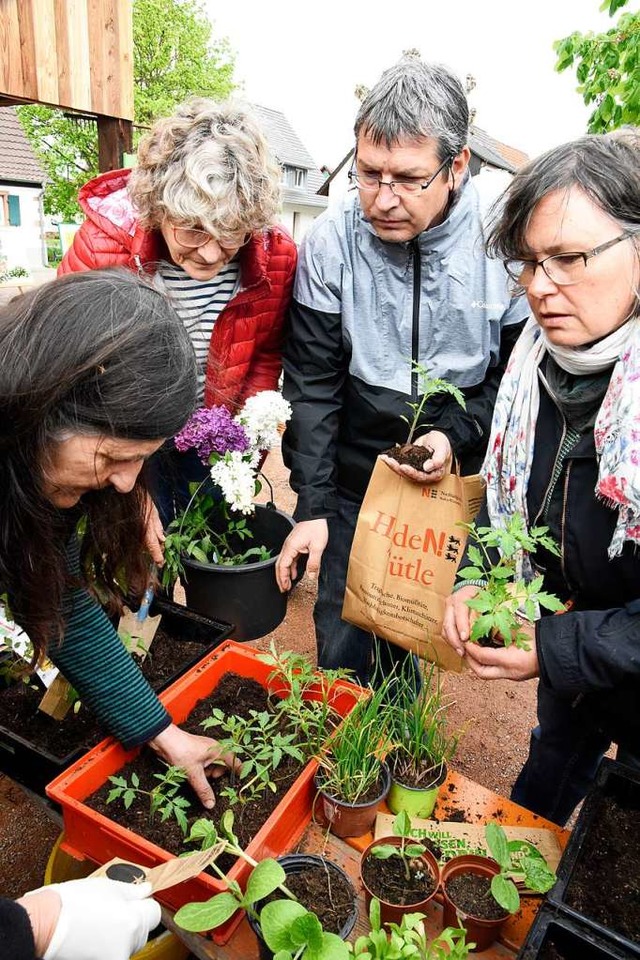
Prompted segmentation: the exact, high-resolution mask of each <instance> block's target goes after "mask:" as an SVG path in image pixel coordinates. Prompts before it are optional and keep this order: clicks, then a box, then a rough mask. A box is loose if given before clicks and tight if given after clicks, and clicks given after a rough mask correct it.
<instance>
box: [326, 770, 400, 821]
mask: <svg viewBox="0 0 640 960" xmlns="http://www.w3.org/2000/svg"><path fill="white" fill-rule="evenodd" d="M380 775H381V779H382V789H381V791H380V794H379V795H378V796H377V797H376V798H375V800H368V801H367V802H366V803H348V802H347V801H345V800H340V799H339V798H338V797H334V796H332V795H331V794H329V793H327V792H326V791H325V790H324V788H323V786H322V776H323V771H322V769H320V770H318V772H317V773H316V776H315V784H316V787H317V789H318V796H317V797H316V800H315V802H314V815H315V816H316V818H317V819H318V820H319V821H320V823H322V824H323V825H324V826H328V827H329V830H330V831H331V833H333V834H334V836H336V837H361V836H362V835H363V834H365V833H369V831H370V830H371V828H372V827H373V824H374V822H375V819H376V814H377V812H378V807H379V806H380V804H381V803H382V801H383V800H384V799H385V798H386V796H387V794H388V793H389V788H390V786H391V774H390V773H389V767H388V766H387V764H386V763H381V764H380Z"/></svg>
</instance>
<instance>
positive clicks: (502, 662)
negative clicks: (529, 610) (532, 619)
mask: <svg viewBox="0 0 640 960" xmlns="http://www.w3.org/2000/svg"><path fill="white" fill-rule="evenodd" d="M521 633H527V634H530V640H529V649H528V650H521V649H519V648H518V647H516V646H515V645H514V644H511V646H509V647H481V646H479V645H478V644H477V643H468V644H467V645H466V648H465V661H466V663H467V664H468V666H469V668H470V669H471V670H473V672H474V673H475V674H476V676H478V677H482V679H483V680H531V678H532V677H537V676H538V674H539V672H540V670H539V667H538V655H537V653H536V643H535V627H534V626H533V624H531V626H530V627H524V628H522V630H521Z"/></svg>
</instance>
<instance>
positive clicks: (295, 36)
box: [203, 0, 637, 168]
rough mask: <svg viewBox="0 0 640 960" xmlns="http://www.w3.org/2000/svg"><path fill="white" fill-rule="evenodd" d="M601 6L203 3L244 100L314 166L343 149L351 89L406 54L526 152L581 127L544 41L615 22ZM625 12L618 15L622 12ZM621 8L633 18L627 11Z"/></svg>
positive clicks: (566, 1) (333, 160)
mask: <svg viewBox="0 0 640 960" xmlns="http://www.w3.org/2000/svg"><path fill="white" fill-rule="evenodd" d="M599 5H600V0H527V2H523V0H422V2H420V3H415V2H412V0H404V2H401V4H400V6H396V3H394V2H393V0H390V2H387V3H379V2H376V0H369V2H366V3H365V2H362V0H322V2H320V3H314V4H311V3H308V2H305V0H224V2H222V0H204V2H203V7H204V9H205V11H206V13H207V16H208V17H209V19H210V21H211V22H212V24H213V36H214V38H216V39H218V38H221V37H226V38H227V39H228V40H229V43H230V46H231V48H232V49H233V50H234V51H235V54H236V71H235V78H236V82H240V83H242V85H243V89H244V93H245V95H246V96H247V98H248V99H249V100H251V101H252V102H254V103H257V104H260V105H261V106H264V107H270V108H271V109H273V110H280V111H282V112H283V113H284V114H285V116H286V117H287V119H288V120H289V122H290V123H291V125H292V126H293V128H294V130H295V131H296V133H297V134H298V136H299V137H300V139H301V140H302V142H303V143H304V145H305V146H306V148H307V150H308V151H309V152H310V154H311V156H312V157H313V159H314V160H315V161H316V163H317V164H318V166H322V165H323V164H326V165H327V166H328V167H330V168H333V167H334V166H335V165H336V164H338V163H339V162H340V160H341V159H342V158H343V156H344V155H345V154H346V153H347V151H348V150H349V149H350V147H351V145H352V139H353V134H352V130H353V121H354V119H355V115H356V113H357V110H358V105H359V103H358V100H357V99H356V97H355V94H354V90H355V87H356V85H357V84H365V85H366V86H368V87H370V86H373V84H374V83H375V82H376V80H377V79H378V77H379V76H380V74H381V73H382V72H383V70H385V69H386V68H387V67H389V66H391V65H392V64H393V63H394V62H395V61H396V60H397V59H398V58H399V57H400V56H401V54H402V52H403V51H404V50H406V49H409V48H417V49H418V50H419V51H420V54H421V55H422V57H423V59H425V60H431V61H437V62H440V63H443V64H445V65H446V66H447V67H449V68H450V69H451V70H452V71H453V72H454V73H456V74H457V75H458V76H459V77H460V79H461V80H462V81H463V82H464V80H465V77H466V76H467V74H471V75H472V76H473V77H475V80H476V87H475V89H474V90H473V92H472V93H471V94H470V96H469V102H470V105H471V106H472V107H475V108H476V118H475V123H476V124H477V125H478V126H479V127H481V128H482V129H483V130H486V131H487V133H489V134H490V135H491V136H493V137H494V138H496V139H497V140H501V141H503V142H505V143H508V144H510V145H511V146H514V147H518V148H519V149H521V150H524V151H525V152H526V153H528V154H529V155H530V156H535V155H536V154H538V153H541V152H542V151H543V150H546V149H548V148H549V147H553V146H555V145H557V144H558V143H562V142H563V141H565V140H571V139H573V138H574V137H578V136H580V135H581V134H582V133H584V132H585V130H586V121H587V117H588V115H589V112H590V111H589V109H588V108H587V107H586V106H585V105H584V104H583V102H582V98H581V96H580V95H579V94H578V93H576V91H575V88H576V85H577V81H576V78H575V73H574V72H573V71H572V69H571V68H569V70H567V71H565V72H564V73H562V74H558V73H556V72H555V70H554V64H555V59H556V58H555V54H554V51H553V49H552V43H553V41H554V40H557V39H561V38H563V37H565V36H567V35H568V34H570V33H572V32H573V31H575V30H578V31H580V32H586V31H589V30H594V31H596V32H601V31H603V30H607V29H609V28H610V27H611V26H612V25H613V24H614V23H615V21H616V19H617V17H614V18H611V19H610V18H609V16H608V15H607V14H605V13H600V12H599V10H598V7H599ZM625 9H626V8H625ZM629 9H630V10H632V11H635V10H637V4H636V3H631V4H630V5H629Z"/></svg>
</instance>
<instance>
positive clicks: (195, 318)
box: [156, 259, 240, 403]
mask: <svg viewBox="0 0 640 960" xmlns="http://www.w3.org/2000/svg"><path fill="white" fill-rule="evenodd" d="M156 276H159V278H160V281H161V286H162V287H163V289H164V291H165V292H166V293H167V294H168V295H169V297H170V299H171V302H172V304H173V306H174V308H175V310H176V313H177V314H178V316H179V317H180V319H181V320H182V322H183V323H184V325H185V327H186V329H187V331H188V333H189V336H190V337H191V343H192V344H193V349H194V350H195V353H196V360H197V364H198V399H199V401H200V403H203V401H204V380H205V373H206V369H207V356H208V353H209V341H210V340H211V333H212V331H213V325H214V323H215V322H216V320H217V319H218V316H219V315H220V313H221V312H222V310H223V309H224V308H225V307H226V305H227V304H228V303H229V301H230V300H231V299H232V297H234V296H235V294H236V293H237V292H238V289H239V287H240V264H239V262H238V260H237V259H234V260H231V261H229V263H227V264H226V266H224V267H223V268H222V270H221V271H220V273H218V274H217V275H216V276H215V277H213V279H212V280H193V279H192V278H191V277H190V276H189V274H188V273H186V272H185V271H184V270H183V269H182V268H181V267H178V266H176V265H175V264H173V263H165V262H164V261H163V262H162V263H160V265H159V268H158V274H157V275H156Z"/></svg>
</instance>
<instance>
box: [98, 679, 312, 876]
mask: <svg viewBox="0 0 640 960" xmlns="http://www.w3.org/2000/svg"><path fill="white" fill-rule="evenodd" d="M214 707H218V708H219V709H220V710H222V711H223V712H224V713H225V714H235V715H236V716H247V715H248V713H249V710H257V711H263V710H267V709H269V698H268V694H267V691H266V690H265V689H264V687H262V686H261V685H260V684H259V683H258V682H257V681H255V680H251V679H248V678H246V677H241V676H239V675H238V674H235V673H227V674H226V675H225V676H224V677H223V678H222V679H221V681H220V683H219V684H218V686H217V687H216V689H215V690H214V691H213V692H212V693H211V694H210V695H209V696H208V697H206V698H205V699H203V700H200V701H198V703H197V704H196V705H195V707H194V709H193V711H192V712H191V715H190V716H189V718H188V719H187V720H186V721H185V722H184V723H181V724H180V726H181V728H182V729H183V730H187V731H189V732H190V733H196V734H199V735H200V736H203V735H205V736H207V735H208V736H211V737H212V738H214V739H215V728H210V729H209V730H208V731H206V730H204V729H203V728H202V726H201V725H200V724H201V721H202V720H204V719H205V717H208V716H209V715H210V713H211V710H212V708H214ZM163 769H164V767H163V765H162V763H161V761H159V760H158V758H157V757H156V755H155V754H154V753H153V752H152V751H151V750H142V751H141V752H140V754H139V755H138V756H137V757H136V758H135V760H133V761H132V762H131V763H129V764H127V765H126V766H125V767H123V768H122V769H121V770H119V771H118V776H121V777H125V778H126V779H127V780H128V781H130V779H131V774H132V773H136V774H137V775H138V776H139V778H140V787H141V788H142V789H144V790H150V789H151V788H152V787H154V786H155V785H156V783H157V780H155V778H154V774H155V773H159V772H162V770H163ZM301 770H302V765H301V764H300V763H298V762H297V761H295V760H292V759H290V758H285V759H284V760H283V761H282V762H281V763H280V765H279V766H278V768H277V769H276V771H275V775H274V777H273V779H274V782H276V784H277V790H276V792H275V793H272V792H271V791H270V790H265V791H264V792H263V793H262V794H261V795H260V796H259V797H257V798H254V799H251V800H250V801H249V802H247V803H245V804H244V805H241V804H235V805H234V806H233V812H234V818H235V819H234V826H233V829H234V832H235V834H236V836H237V837H238V839H239V841H240V844H241V846H242V847H245V846H246V845H247V843H248V842H249V841H250V840H251V839H252V838H253V837H254V836H255V834H256V833H257V832H258V830H259V829H260V827H261V826H262V825H263V824H264V822H265V820H266V819H267V818H268V817H269V815H270V814H271V813H272V812H273V810H274V809H275V808H276V806H277V805H278V803H279V802H280V800H281V799H282V797H283V795H284V793H285V792H286V791H287V790H288V789H289V787H290V786H291V784H292V783H293V781H294V780H295V779H296V777H297V776H298V775H299V774H300V772H301ZM230 782H231V772H230V771H229V770H227V769H226V768H225V771H224V773H223V774H222V776H221V777H218V778H217V779H214V780H212V781H211V785H212V787H213V790H214V793H215V795H216V805H215V807H214V809H213V810H205V809H204V808H203V807H202V806H201V804H200V802H199V801H198V799H197V797H196V796H195V794H194V793H193V791H192V790H191V788H190V787H189V785H188V784H185V785H184V787H183V790H182V792H183V794H184V796H185V797H186V798H187V799H188V800H189V802H190V804H191V806H190V807H189V808H188V809H187V810H186V811H185V812H186V815H187V820H188V821H189V825H191V824H192V823H193V822H194V821H196V820H199V819H201V818H204V817H206V818H208V819H210V820H212V821H213V822H214V823H218V822H219V820H220V818H221V816H222V814H223V813H224V812H225V810H227V809H228V808H229V801H228V800H227V798H226V797H223V796H221V791H222V789H223V788H224V787H225V786H227V785H228V784H229V783H230ZM112 789H113V784H111V783H110V782H107V783H106V784H105V785H104V786H103V787H101V788H100V790H98V791H97V792H96V793H94V794H93V795H92V796H91V797H89V798H88V799H87V800H85V801H84V802H85V803H86V804H87V806H89V807H91V809H92V810H96V811H97V812H99V813H102V814H103V815H104V816H105V817H108V818H109V819H110V820H114V821H115V822H116V823H119V824H121V825H122V826H124V827H128V828H129V829H130V830H133V831H134V832H135V833H138V834H140V836H143V837H145V839H147V840H150V841H151V842H152V843H155V844H157V845H158V846H160V847H162V848H163V849H164V850H168V851H169V853H173V854H179V853H182V852H184V850H189V849H197V848H196V847H195V846H190V845H187V846H185V843H184V836H183V833H182V830H181V828H180V826H179V824H178V823H177V822H176V821H175V819H173V818H171V819H170V820H166V821H165V822H164V823H163V822H162V821H161V820H160V818H159V817H158V816H156V817H155V819H154V820H153V821H150V820H149V804H148V801H147V798H146V797H144V796H143V797H140V798H139V799H136V800H135V801H134V803H133V805H132V806H131V807H130V808H129V809H128V810H125V808H124V806H123V804H122V802H121V801H120V800H115V801H113V802H112V803H110V804H107V802H106V800H107V797H108V795H109V792H110V791H111V790H112ZM217 862H218V866H220V867H221V868H222V869H223V870H225V871H226V870H228V869H229V868H230V866H231V864H232V863H233V858H231V857H226V856H225V857H221V858H219V860H218V861H217Z"/></svg>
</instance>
